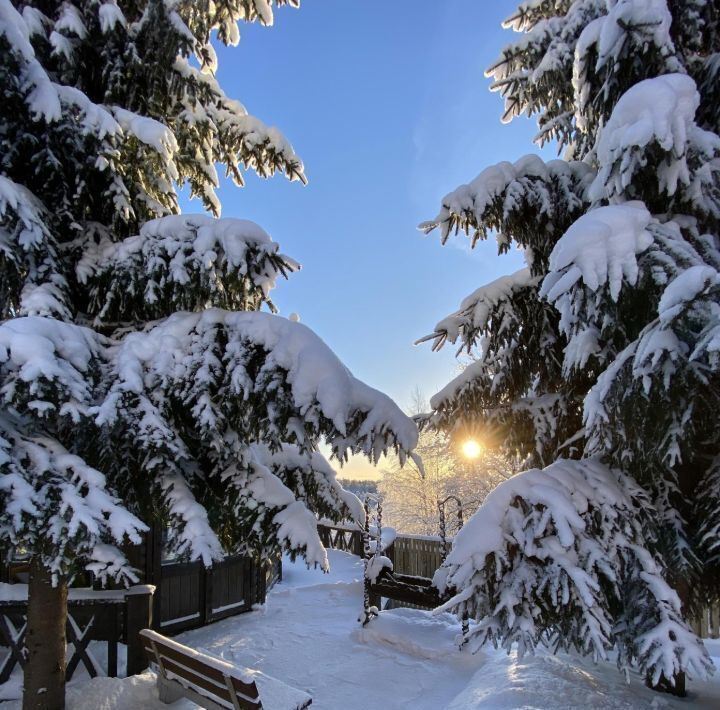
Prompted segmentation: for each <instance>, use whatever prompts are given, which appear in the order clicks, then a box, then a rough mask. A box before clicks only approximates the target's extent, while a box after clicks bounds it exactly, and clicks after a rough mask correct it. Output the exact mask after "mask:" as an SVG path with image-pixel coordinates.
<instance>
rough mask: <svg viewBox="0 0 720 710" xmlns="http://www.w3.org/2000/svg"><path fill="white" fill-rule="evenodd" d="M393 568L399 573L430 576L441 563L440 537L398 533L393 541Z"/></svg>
mask: <svg viewBox="0 0 720 710" xmlns="http://www.w3.org/2000/svg"><path fill="white" fill-rule="evenodd" d="M393 551H394V559H393V568H394V569H395V571H396V572H400V573H401V574H410V575H413V576H416V577H430V578H432V576H433V575H434V574H435V570H436V569H437V568H438V567H440V565H441V564H442V543H441V542H440V538H439V537H438V538H433V537H430V536H420V535H398V536H397V537H396V538H395V542H394V543H393Z"/></svg>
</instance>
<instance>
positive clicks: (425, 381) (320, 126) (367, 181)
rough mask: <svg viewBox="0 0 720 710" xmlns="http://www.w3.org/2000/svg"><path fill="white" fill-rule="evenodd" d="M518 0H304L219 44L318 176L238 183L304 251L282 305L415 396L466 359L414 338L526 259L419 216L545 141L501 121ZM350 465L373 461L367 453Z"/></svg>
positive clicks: (245, 209) (242, 206)
mask: <svg viewBox="0 0 720 710" xmlns="http://www.w3.org/2000/svg"><path fill="white" fill-rule="evenodd" d="M516 5H517V4H516V3H515V2H508V1H498V2H487V1H479V0H440V1H438V0H415V2H409V1H408V0H405V1H404V2H387V0H332V1H328V0H302V5H301V8H300V9H299V10H292V9H288V8H282V9H280V10H278V11H276V15H275V26H274V27H272V28H262V27H260V26H247V27H243V28H242V39H241V41H240V45H239V46H238V47H232V48H222V49H220V50H219V60H220V69H219V72H218V79H219V80H220V82H221V84H222V85H223V87H224V89H225V91H226V92H227V93H228V95H230V96H233V97H234V98H237V99H239V100H240V101H241V102H242V103H243V104H245V106H246V107H247V109H248V110H249V111H250V113H252V114H253V115H255V116H258V117H259V118H261V119H262V120H263V121H265V122H266V123H268V124H270V125H275V126H278V127H279V128H280V129H281V130H282V131H283V132H284V134H285V135H286V136H287V138H288V139H289V140H290V142H291V143H292V144H293V146H294V148H295V150H296V151H297V153H298V154H299V155H300V156H301V157H302V159H303V161H304V162H305V167H306V174H307V176H308V178H309V184H308V185H307V186H306V187H303V186H302V185H300V184H299V183H289V182H288V181H287V180H285V179H284V178H282V177H280V176H276V177H274V178H272V179H270V180H261V179H258V178H256V177H255V176H254V175H250V174H249V175H247V185H246V187H245V188H243V189H241V190H239V189H237V188H235V187H234V186H233V185H232V184H231V183H229V182H228V183H223V186H222V187H221V190H220V192H219V196H220V199H221V200H222V203H223V216H226V217H242V218H245V219H251V220H253V221H255V222H257V223H259V224H260V225H261V226H262V227H263V228H265V229H266V230H267V231H268V232H269V233H270V234H271V236H272V237H273V238H274V239H275V240H276V241H278V242H279V243H280V245H281V248H282V250H283V251H284V252H285V253H287V254H289V255H291V256H292V257H294V258H295V259H297V260H298V261H300V262H301V263H302V264H303V270H302V271H301V272H300V273H299V274H295V275H294V276H293V277H292V278H291V279H290V280H289V281H288V282H283V283H281V284H280V285H279V286H278V288H277V289H276V291H275V292H274V296H273V298H274V300H275V302H276V304H277V305H278V307H279V309H280V312H281V313H282V314H284V315H288V314H289V313H291V312H293V311H295V312H297V313H299V314H300V316H301V319H302V321H303V322H304V323H305V324H306V325H308V326H310V327H311V328H313V330H315V331H316V332H317V333H318V334H319V335H320V336H321V337H322V338H323V339H324V340H325V341H326V342H327V343H328V345H330V346H331V347H332V348H333V350H334V351H335V352H336V353H337V354H338V356H339V357H340V358H341V359H342V360H343V362H344V363H345V364H346V365H347V366H348V367H349V368H350V369H351V370H352V372H353V374H355V375H356V376H357V377H359V378H360V379H362V380H364V381H365V382H367V383H368V384H370V385H372V386H373V387H376V388H378V389H380V390H382V391H384V392H386V393H387V394H389V395H390V396H391V397H393V398H394V399H395V401H397V402H398V404H399V405H400V406H402V407H404V408H405V407H407V406H409V404H410V402H411V396H412V393H413V391H414V390H415V389H416V388H420V390H421V391H422V392H423V393H424V394H425V396H427V397H429V396H430V395H432V394H433V393H434V392H435V391H437V390H438V389H439V388H440V387H441V386H443V385H444V384H445V383H446V382H447V381H448V380H449V379H450V378H451V377H452V376H453V375H454V374H455V372H456V363H455V360H454V350H453V349H452V347H449V348H446V349H445V350H444V351H442V352H440V353H433V352H431V350H430V348H429V347H428V346H427V345H425V346H419V347H414V346H413V341H414V340H416V339H417V338H419V337H421V336H423V335H425V334H427V333H429V332H431V331H432V328H433V326H434V324H435V323H436V322H437V321H438V320H440V318H442V317H443V316H445V315H447V314H448V313H450V312H451V311H453V310H454V309H455V308H456V307H457V305H458V304H459V302H460V300H461V299H462V298H463V297H464V296H465V295H467V294H468V293H469V292H471V291H472V290H474V289H475V288H477V287H478V286H480V285H481V284H483V283H486V282H488V281H491V280H493V279H494V278H497V277H498V276H500V275H502V274H503V273H508V272H510V271H514V270H515V269H517V268H518V267H519V265H520V264H521V261H522V260H521V257H520V255H519V254H518V253H514V254H510V255H507V256H503V257H497V256H496V249H495V244H494V242H489V243H482V244H480V245H479V247H477V248H476V249H475V250H474V251H473V252H470V251H469V250H468V249H467V247H466V240H464V241H463V240H458V241H457V243H456V244H454V245H448V246H445V247H441V245H440V242H439V239H438V237H437V236H436V235H430V236H427V237H426V236H424V235H422V233H421V232H419V231H417V229H416V225H417V224H418V223H419V222H421V221H422V220H424V219H429V218H430V217H433V216H434V215H435V214H436V213H437V210H438V208H439V206H440V201H441V199H442V197H443V195H445V194H446V193H447V192H449V191H450V190H451V189H453V188H454V187H456V186H457V185H459V184H461V183H464V182H468V181H469V180H471V179H472V178H473V177H475V175H477V173H479V172H480V170H482V169H483V168H484V167H485V166H487V165H490V164H493V163H496V162H498V161H501V160H511V161H512V160H515V159H517V158H518V157H520V156H521V155H524V154H526V153H529V152H534V151H535V152H536V151H537V149H536V148H535V147H534V146H533V145H532V142H531V141H532V137H533V135H534V123H532V122H530V121H528V120H522V121H514V122H513V123H512V124H510V125H502V124H501V122H500V115H501V112H502V100H501V98H500V97H499V95H497V94H494V93H491V92H489V91H488V86H489V81H488V80H487V79H486V78H485V77H484V74H483V72H484V70H485V68H487V67H488V66H489V65H490V64H491V63H492V62H493V60H494V59H495V58H496V57H497V56H498V55H499V53H500V50H501V48H502V46H503V45H504V44H506V43H507V42H509V41H510V40H511V39H512V37H513V33H512V32H510V31H507V30H503V29H502V28H501V27H500V23H501V21H502V20H503V19H504V18H505V17H507V16H508V15H509V14H510V13H511V12H512V10H513V9H514V8H515V7H516ZM191 205H192V207H194V208H195V209H197V203H194V204H192V203H191ZM342 475H344V476H355V475H358V476H360V475H372V472H369V471H368V470H367V469H366V467H363V466H361V465H360V464H359V463H358V462H353V463H352V464H351V465H350V466H349V467H346V468H345V470H343V472H342Z"/></svg>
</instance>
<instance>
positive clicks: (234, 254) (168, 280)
mask: <svg viewBox="0 0 720 710" xmlns="http://www.w3.org/2000/svg"><path fill="white" fill-rule="evenodd" d="M299 268H300V265H299V264H298V263H297V262H296V261H294V260H293V259H291V258H290V257H287V256H285V255H283V254H280V253H279V251H278V244H277V243H276V242H274V241H273V240H272V239H271V238H270V236H269V235H268V234H267V233H266V232H265V231H264V230H263V229H262V228H261V227H259V226H258V225H257V224H255V223H254V222H250V221H248V220H244V219H236V218H224V219H218V218H214V217H211V216H209V215H204V214H190V215H171V216H168V217H161V218H158V219H154V220H151V221H149V222H146V223H145V224H144V225H143V226H142V228H141V229H140V234H138V235H136V236H133V237H129V238H127V239H125V240H124V241H122V242H120V243H109V242H103V243H101V244H99V245H95V244H94V243H93V242H91V243H90V244H89V246H88V248H87V249H86V252H85V254H84V255H83V258H82V259H81V260H80V262H79V264H78V266H77V268H76V272H77V275H78V278H79V279H80V281H81V282H87V281H93V280H98V281H99V283H100V285H99V286H98V287H97V295H96V298H97V300H98V301H99V303H98V304H97V305H98V307H99V309H100V310H99V315H98V316H97V318H98V320H100V321H102V320H103V319H105V318H106V317H113V316H115V315H117V314H116V313H115V311H116V310H120V311H123V310H127V308H126V307H124V306H123V304H125V306H127V305H128V303H129V301H130V300H131V299H132V301H133V303H132V304H130V305H131V307H133V308H135V309H136V310H137V312H139V313H140V314H142V315H147V316H148V317H150V318H153V317H154V318H157V317H160V316H162V315H164V314H166V313H167V311H168V307H169V306H174V307H175V309H177V308H178V307H179V309H181V310H196V309H199V308H203V307H205V306H206V305H207V304H208V303H215V304H216V305H222V306H223V307H227V308H229V309H231V310H255V309H257V308H259V307H260V306H261V305H262V303H263V302H265V303H267V304H268V305H269V306H270V308H271V309H272V308H273V306H272V303H270V301H269V299H268V295H269V293H270V291H271V290H272V289H273V288H274V287H275V284H276V281H277V279H278V277H280V276H286V275H287V274H288V273H290V272H293V271H297V270H298V269H299ZM103 276H104V277H106V278H110V279H111V281H110V285H109V288H108V289H107V292H105V289H104V286H103V285H102V280H103V279H102V277H103Z"/></svg>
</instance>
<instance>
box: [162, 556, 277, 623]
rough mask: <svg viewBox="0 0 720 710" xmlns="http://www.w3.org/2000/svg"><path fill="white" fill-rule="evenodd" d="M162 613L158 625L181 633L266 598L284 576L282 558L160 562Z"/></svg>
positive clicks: (261, 601)
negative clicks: (210, 561) (281, 571)
mask: <svg viewBox="0 0 720 710" xmlns="http://www.w3.org/2000/svg"><path fill="white" fill-rule="evenodd" d="M159 574H160V579H159V584H158V597H159V598H158V600H157V602H156V608H157V609H158V612H159V616H158V622H157V623H156V624H155V628H156V629H158V630H159V631H161V632H162V633H164V634H170V635H172V634H178V633H180V632H182V631H187V630H188V629H195V628H197V627H199V626H205V625H206V624H210V623H212V622H213V621H219V620H220V619H225V618H226V617H228V616H233V615H235V614H241V613H243V612H246V611H250V610H251V609H252V607H253V605H254V604H262V603H264V602H265V595H266V593H267V590H268V587H269V586H271V585H272V584H274V582H275V581H276V580H277V579H279V577H280V560H279V558H278V559H275V560H271V561H268V562H266V563H264V564H258V563H256V562H255V561H254V560H252V559H251V558H249V557H240V556H232V557H226V558H225V559H224V560H223V561H222V562H216V563H215V564H213V565H212V566H211V567H205V565H204V564H203V563H202V562H199V561H198V562H175V563H168V564H163V565H161V566H160V572H159Z"/></svg>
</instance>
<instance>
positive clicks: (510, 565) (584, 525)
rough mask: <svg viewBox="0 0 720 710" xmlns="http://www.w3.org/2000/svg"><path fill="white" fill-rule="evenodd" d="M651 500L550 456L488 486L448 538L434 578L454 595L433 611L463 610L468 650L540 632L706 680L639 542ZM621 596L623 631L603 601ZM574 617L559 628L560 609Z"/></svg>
mask: <svg viewBox="0 0 720 710" xmlns="http://www.w3.org/2000/svg"><path fill="white" fill-rule="evenodd" d="M650 511H651V507H650V505H649V502H648V500H647V496H646V494H645V492H644V491H643V490H642V489H641V488H640V487H638V486H637V484H635V483H634V482H633V481H632V480H631V479H630V478H628V477H627V476H625V475H623V474H622V473H621V472H619V471H614V470H611V469H609V468H607V467H606V466H605V465H603V464H601V463H600V462H599V461H595V460H592V459H585V460H582V461H571V460H559V461H556V462H555V463H553V464H551V465H550V466H548V467H547V468H545V469H531V470H529V471H525V472H523V473H520V474H517V475H516V476H514V477H512V478H510V479H508V480H507V481H504V482H503V483H501V484H500V485H499V486H498V487H497V488H495V490H493V491H492V492H491V493H490V494H489V495H488V497H487V498H486V499H485V502H484V503H483V504H482V506H481V507H480V508H479V509H478V511H477V512H476V513H475V514H474V515H473V517H472V518H470V520H469V521H468V522H467V524H466V525H465V526H464V527H463V529H462V530H461V531H460V532H459V533H458V534H457V535H456V536H455V539H454V540H453V547H452V550H451V551H450V554H449V555H448V557H447V559H446V560H445V562H444V563H443V566H442V567H441V568H440V569H439V570H438V571H437V572H436V573H435V577H434V580H433V583H434V584H435V586H437V587H438V588H439V589H440V590H441V591H445V590H446V589H452V590H454V591H455V594H454V596H453V597H452V598H451V599H450V600H449V601H448V602H447V603H445V604H443V605H442V606H440V607H438V609H436V613H441V612H443V611H447V610H455V611H456V612H457V613H458V614H460V613H467V614H469V615H470V616H471V617H474V618H475V619H476V620H477V621H478V624H477V625H475V626H474V627H473V629H472V631H471V635H470V642H471V646H472V647H474V648H475V649H477V648H479V647H480V646H481V645H482V644H484V643H486V642H488V641H490V642H492V643H501V644H502V645H503V646H504V647H505V648H506V649H507V650H508V651H509V650H510V649H511V647H512V645H513V644H517V648H518V652H519V653H520V654H523V653H525V652H528V651H532V649H533V648H534V646H535V644H536V643H537V642H538V639H540V638H542V637H543V635H544V634H547V633H549V634H559V635H558V636H556V642H557V643H558V645H559V646H560V647H562V648H571V647H574V648H576V649H577V650H579V651H581V652H583V653H585V654H591V655H593V656H594V657H595V658H596V659H597V658H604V657H606V656H607V652H608V651H609V650H610V649H611V648H613V647H614V646H616V647H617V648H618V650H619V651H620V663H621V665H626V666H627V665H632V664H637V665H638V666H639V667H640V669H641V671H643V672H645V673H647V674H649V675H651V676H652V677H653V678H654V682H657V679H658V678H659V677H660V674H661V673H662V674H664V675H665V677H666V678H672V677H673V675H674V674H675V673H676V672H678V671H679V670H684V671H688V672H689V673H690V674H691V675H692V676H694V677H700V678H703V677H707V675H709V673H711V672H712V663H711V661H710V659H709V658H708V655H707V652H706V651H705V649H704V648H703V646H702V643H701V642H700V640H699V639H698V638H697V637H696V636H695V635H694V634H693V633H692V631H691V630H690V629H689V627H687V625H686V624H685V623H684V622H683V620H682V616H681V604H680V599H679V598H678V596H677V594H676V592H675V591H674V590H673V589H672V588H671V587H670V586H669V585H668V584H667V582H666V581H665V579H664V577H663V570H662V569H661V568H660V567H659V566H658V564H657V563H656V561H655V559H654V558H653V556H652V555H651V554H650V553H649V552H648V551H647V549H646V546H647V541H648V537H646V536H648V535H652V532H651V530H649V528H650V527H651V524H650V522H649V520H648V519H646V516H648V515H651V512H650ZM618 604H622V605H627V608H626V609H625V610H624V614H625V616H626V617H627V618H632V619H633V622H632V623H633V625H634V627H635V629H634V633H633V634H632V635H631V636H630V637H625V636H624V635H623V634H624V632H623V630H622V628H619V627H617V626H615V625H614V623H613V618H612V614H611V612H610V608H611V607H612V606H616V605H618ZM560 613H562V614H563V615H565V616H567V615H572V616H573V617H575V621H574V622H573V623H572V624H568V625H566V626H564V625H562V622H560V625H558V618H559V614H560Z"/></svg>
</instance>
